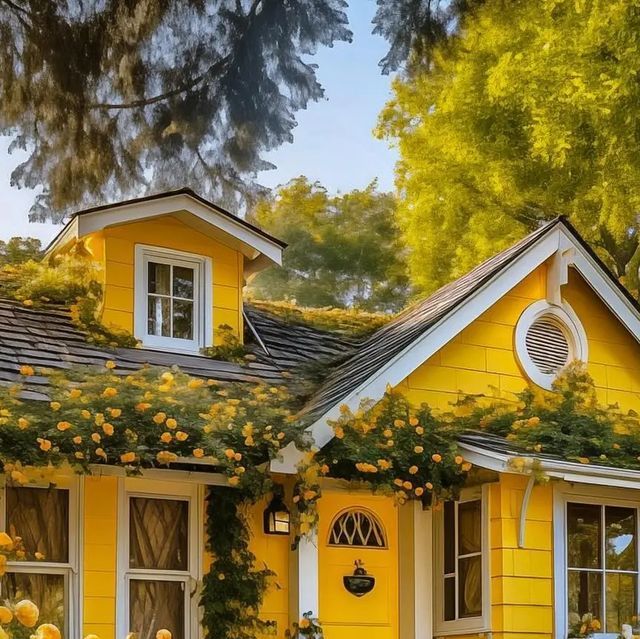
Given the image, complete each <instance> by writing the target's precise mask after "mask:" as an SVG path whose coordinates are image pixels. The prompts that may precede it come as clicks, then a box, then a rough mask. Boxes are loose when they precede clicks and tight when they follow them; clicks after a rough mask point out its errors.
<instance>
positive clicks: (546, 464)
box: [459, 443, 640, 490]
mask: <svg viewBox="0 0 640 639" xmlns="http://www.w3.org/2000/svg"><path fill="white" fill-rule="evenodd" d="M459 446H460V450H461V452H462V453H463V455H464V458H465V460H467V461H469V462H471V463H472V464H473V465H474V466H478V467H480V468H486V469H487V470H494V471H496V472H499V473H509V474H512V475H522V474H523V473H522V472H520V471H517V470H515V469H513V468H512V467H511V466H510V463H509V462H510V460H511V459H512V458H514V457H522V458H524V459H528V460H531V461H533V460H534V459H536V458H535V457H528V456H527V455H518V454H516V453H514V454H513V455H507V454H504V453H497V452H494V451H488V450H486V449H483V448H479V447H477V446H473V445H472V444H467V443H460V444H459ZM538 469H539V470H540V471H542V472H543V473H545V474H546V475H547V476H549V477H553V478H554V479H562V480H564V481H566V482H570V483H580V484H590V485H595V486H613V487H616V488H632V489H634V490H640V471H637V470H631V469H629V468H613V467H610V466H595V465H591V464H579V463H577V462H569V461H562V460H549V459H541V460H539V466H538ZM524 474H525V475H526V474H527V473H524Z"/></svg>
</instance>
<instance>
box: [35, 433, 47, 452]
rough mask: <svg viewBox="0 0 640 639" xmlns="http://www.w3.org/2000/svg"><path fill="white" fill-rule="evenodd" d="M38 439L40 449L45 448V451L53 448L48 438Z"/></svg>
mask: <svg viewBox="0 0 640 639" xmlns="http://www.w3.org/2000/svg"><path fill="white" fill-rule="evenodd" d="M36 441H37V442H38V443H39V444H40V450H43V451H44V452H45V453H46V452H48V451H50V450H51V442H50V441H49V440H48V439H42V437H38V439H37V440H36Z"/></svg>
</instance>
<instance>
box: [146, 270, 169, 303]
mask: <svg viewBox="0 0 640 639" xmlns="http://www.w3.org/2000/svg"><path fill="white" fill-rule="evenodd" d="M148 266H149V291H148V292H149V293H156V294H157V295H169V294H170V293H171V287H170V282H171V267H170V266H169V265H168V264H157V263H156V262H149V265H148Z"/></svg>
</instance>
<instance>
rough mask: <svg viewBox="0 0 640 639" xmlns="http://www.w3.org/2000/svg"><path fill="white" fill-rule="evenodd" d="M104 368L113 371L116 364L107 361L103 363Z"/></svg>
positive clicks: (110, 360)
mask: <svg viewBox="0 0 640 639" xmlns="http://www.w3.org/2000/svg"><path fill="white" fill-rule="evenodd" d="M104 367H105V368H108V369H109V370H113V369H114V368H115V367H116V363H115V362H114V361H113V360H112V359H109V360H107V361H106V362H105V363H104Z"/></svg>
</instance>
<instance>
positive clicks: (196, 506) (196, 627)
mask: <svg viewBox="0 0 640 639" xmlns="http://www.w3.org/2000/svg"><path fill="white" fill-rule="evenodd" d="M131 497H150V498H155V499H178V500H184V501H187V502H188V504H189V560H188V566H189V568H188V570H186V571H178V570H167V571H154V570H145V569H136V568H130V567H129V499H130V498H131ZM203 504H204V494H203V491H202V487H201V486H199V485H197V484H192V483H186V482H184V483H176V482H160V481H155V480H149V479H140V478H134V477H127V478H120V479H119V480H118V545H117V564H118V580H117V583H118V586H117V589H116V601H117V609H116V628H117V632H116V636H118V637H125V636H127V634H128V633H129V581H130V580H131V579H154V578H161V579H162V580H166V581H170V580H171V581H174V580H175V581H183V582H184V583H185V634H184V636H185V637H186V639H197V638H199V637H202V627H201V624H200V611H199V601H200V583H201V581H202V570H203V566H202V560H203V557H204V523H203V517H204V513H203Z"/></svg>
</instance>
